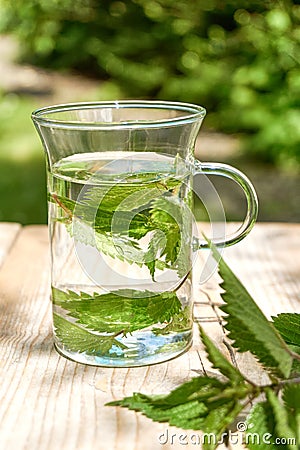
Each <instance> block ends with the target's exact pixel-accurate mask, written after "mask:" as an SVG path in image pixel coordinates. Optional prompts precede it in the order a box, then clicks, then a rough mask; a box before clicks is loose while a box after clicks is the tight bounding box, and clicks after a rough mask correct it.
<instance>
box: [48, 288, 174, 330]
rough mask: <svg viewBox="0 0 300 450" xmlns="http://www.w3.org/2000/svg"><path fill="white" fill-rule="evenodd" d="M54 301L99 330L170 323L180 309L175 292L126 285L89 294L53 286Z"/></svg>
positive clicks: (79, 322)
mask: <svg viewBox="0 0 300 450" xmlns="http://www.w3.org/2000/svg"><path fill="white" fill-rule="evenodd" d="M52 298H53V303H54V305H57V306H60V307H61V308H63V309H64V310H65V311H66V313H67V315H68V316H70V317H73V318H75V319H76V323H78V324H82V325H84V326H85V327H87V328H88V329H89V330H94V331H97V332H99V333H114V334H115V333H123V334H126V333H131V332H133V331H136V330H140V329H143V328H147V327H149V326H151V325H156V324H157V323H164V322H165V323H166V324H167V323H168V322H169V321H171V320H172V317H173V316H174V315H175V314H178V313H180V312H181V310H182V308H181V303H180V301H179V299H178V297H177V295H176V293H175V292H165V293H162V294H156V295H153V293H151V292H150V291H136V290H133V289H123V290H119V291H115V292H109V293H107V294H93V295H89V294H87V293H84V292H80V293H79V294H77V293H75V292H73V291H67V292H65V291H61V290H60V289H57V288H53V289H52Z"/></svg>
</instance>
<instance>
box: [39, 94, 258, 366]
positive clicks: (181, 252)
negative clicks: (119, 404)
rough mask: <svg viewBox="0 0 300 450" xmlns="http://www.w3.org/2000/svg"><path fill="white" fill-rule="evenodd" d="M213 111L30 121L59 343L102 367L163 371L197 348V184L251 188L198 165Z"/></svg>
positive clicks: (140, 111) (133, 104) (230, 173)
mask: <svg viewBox="0 0 300 450" xmlns="http://www.w3.org/2000/svg"><path fill="white" fill-rule="evenodd" d="M204 116H205V110H204V108H202V107H201V106H197V105H192V104H186V103H176V102H159V101H115V102H97V103H78V104H67V105H58V106H52V107H46V108H42V109H39V110H37V111H35V112H34V113H33V114H32V119H33V122H34V125H35V127H36V129H37V131H38V133H39V136H40V138H41V141H42V143H43V146H44V149H45V153H46V163H47V173H48V177H47V180H48V204H49V231H50V242H51V255H52V262H51V280H52V281H51V283H52V303H53V332H54V343H55V347H56V349H57V350H58V352H59V353H60V354H62V355H63V356H65V357H67V358H70V359H71V360H74V361H77V362H81V363H85V364H91V365H96V366H111V367H130V366H141V365H146V364H154V363H159V362H162V361H165V360H168V359H171V358H174V357H176V356H178V355H180V354H181V353H183V352H184V351H186V350H187V349H188V348H189V347H190V346H191V343H192V327H193V314H192V309H193V300H192V265H193V255H195V250H196V249H200V248H205V247H207V244H206V243H203V240H201V241H200V239H198V238H197V236H195V235H194V230H195V226H194V225H195V219H194V215H193V176H194V175H195V174H199V173H200V174H216V175H222V176H225V177H228V178H230V179H232V180H234V181H236V182H237V183H238V184H239V185H240V186H241V188H242V189H243V190H244V192H245V196H246V200H247V214H246V217H245V219H244V222H243V225H242V226H241V227H240V228H239V229H238V230H237V231H236V232H235V233H234V234H233V235H231V236H229V237H228V238H227V239H225V240H223V241H218V242H217V244H218V245H223V246H227V245H231V244H234V243H236V242H238V241H239V240H241V239H242V238H243V237H245V236H246V234H247V233H248V232H249V231H250V230H251V228H252V226H253V224H254V222H255V220H256V216H257V198H256V194H255V191H254V188H253V186H252V185H251V183H250V182H249V180H248V179H247V177H246V176H245V175H244V174H242V173H241V172H240V171H238V170H237V169H235V168H233V167H231V166H228V165H225V164H221V163H206V162H205V163H203V162H199V161H196V160H195V159H194V145H195V140H196V137H197V135H198V131H199V128H200V125H201V123H202V120H203V118H204Z"/></svg>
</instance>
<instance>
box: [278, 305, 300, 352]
mask: <svg viewBox="0 0 300 450" xmlns="http://www.w3.org/2000/svg"><path fill="white" fill-rule="evenodd" d="M272 319H273V323H274V326H275V328H276V329H277V330H278V331H279V333H280V334H281V336H282V337H283V339H284V340H285V342H286V343H288V344H291V345H295V346H298V347H300V314H297V313H282V314H278V316H276V317H272Z"/></svg>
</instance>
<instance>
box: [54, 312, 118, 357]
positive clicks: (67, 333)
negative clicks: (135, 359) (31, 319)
mask: <svg viewBox="0 0 300 450" xmlns="http://www.w3.org/2000/svg"><path fill="white" fill-rule="evenodd" d="M53 325H54V329H55V334H56V336H57V337H58V338H59V339H60V340H61V341H62V343H63V345H64V346H65V347H66V348H67V349H68V350H70V351H74V352H79V353H83V352H84V353H87V354H88V355H105V354H107V353H108V352H109V351H110V350H111V349H112V347H113V346H115V347H116V348H119V349H124V348H126V346H125V345H124V344H122V343H121V342H119V341H118V340H117V339H115V336H114V335H112V336H99V335H96V334H93V333H90V332H89V331H88V330H86V329H85V328H82V327H80V326H78V325H77V324H75V323H71V322H69V321H68V320H67V319H65V318H64V317H62V316H60V315H59V314H56V313H54V314H53Z"/></svg>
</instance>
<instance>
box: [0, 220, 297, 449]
mask: <svg viewBox="0 0 300 450" xmlns="http://www.w3.org/2000/svg"><path fill="white" fill-rule="evenodd" d="M224 257H225V260H226V261H227V263H228V264H229V265H230V266H231V268H232V269H233V270H234V271H235V273H236V274H237V275H238V276H239V277H240V279H241V280H242V281H243V283H244V284H245V285H246V287H247V288H248V290H249V291H250V293H251V294H252V295H253V296H254V298H255V299H256V301H257V302H258V303H259V306H260V307H261V308H262V310H263V311H264V313H265V314H266V315H267V316H268V317H270V316H271V315H276V314H277V313H279V312H284V311H285V312H300V224H277V223H273V224H261V223H260V224H257V225H256V226H255V228H254V230H253V231H252V232H251V233H250V235H249V236H248V237H247V238H246V239H245V240H244V241H243V242H241V243H239V244H237V245H236V246H234V247H231V248H228V249H226V250H225V252H224ZM202 259H203V257H202ZM202 259H201V257H200V258H199V260H198V262H197V264H196V266H195V278H194V279H195V281H196V280H197V276H198V279H199V273H200V271H201V260H202ZM0 264H1V267H0V374H1V384H0V449H1V450H7V449H12V450H25V449H26V450H27V449H28V450H29V449H30V450H60V449H62V450H71V449H72V450H73V449H74V450H75V449H76V450H81V449H83V450H85V449H86V450H94V449H95V450H98V449H99V450H101V449H105V450H106V449H108V450H111V449H114V450H127V449H128V450H156V449H164V450H166V449H172V450H173V449H182V448H188V449H190V448H193V449H194V448H195V445H192V444H191V443H190V441H188V442H189V444H188V445H183V444H182V443H180V441H179V435H180V434H181V430H178V429H176V428H172V427H168V426H167V425H166V424H157V423H153V422H151V421H150V420H148V419H147V418H145V417H144V416H142V415H141V414H136V413H134V412H132V411H128V410H125V409H121V408H113V407H105V406H104V404H105V403H106V402H108V401H111V400H113V399H117V398H121V397H123V396H125V395H131V394H132V392H134V391H140V392H144V393H148V394H151V393H154V392H155V393H158V392H161V393H165V392H168V391H169V390H170V389H172V388H174V387H175V386H177V385H178V384H180V383H181V382H183V381H184V380H187V379H189V378H190V377H192V376H194V375H195V373H194V372H193V371H194V370H201V369H202V367H203V366H202V365H204V367H205V366H206V365H207V361H206V358H205V355H204V352H203V349H202V347H201V343H200V342H199V339H198V337H197V334H196V337H195V343H194V345H193V347H192V349H191V350H190V351H189V352H187V353H185V354H184V355H182V356H181V357H179V358H177V359H175V360H173V361H170V362H166V363H163V364H158V365H155V366H149V367H141V368H134V369H108V368H95V367H90V366H84V365H80V364H76V363H73V362H71V361H68V360H66V359H64V358H63V357H61V356H59V355H58V354H57V353H56V351H55V350H54V348H53V345H52V336H51V310H50V300H49V287H50V279H49V247H48V236H47V229H46V227H45V226H27V227H21V226H20V225H19V224H8V223H2V224H0ZM217 281H218V278H217V276H216V275H214V276H213V277H212V278H211V279H210V280H209V281H207V282H206V283H204V284H202V285H197V283H195V300H196V305H195V316H196V317H197V318H199V320H200V321H201V322H202V324H203V326H204V328H206V331H207V332H208V333H209V335H210V336H211V337H212V338H213V339H214V341H215V342H216V343H217V344H218V345H219V346H220V348H222V349H223V351H224V353H226V352H227V348H226V347H225V346H224V344H223V337H224V336H223V332H222V328H221V326H220V324H219V322H218V320H219V312H218V308H217V306H216V305H217V304H218V303H219V302H220V298H219V288H218V285H217ZM237 363H238V365H239V366H240V368H241V370H242V371H244V372H247V370H248V372H249V360H248V356H247V355H242V356H239V357H238V359H237ZM209 370H210V369H209ZM248 375H249V376H250V375H251V376H254V377H260V376H261V374H260V372H259V369H257V371H253V366H252V365H251V373H250V374H249V373H248ZM167 429H168V432H169V434H171V433H173V434H175V437H174V439H173V443H171V442H170V440H169V442H168V443H167V444H165V445H162V444H161V443H160V441H159V437H160V436H161V435H162V434H163V433H165V432H166V430H167ZM183 433H185V432H183ZM188 433H190V432H188ZM161 442H163V438H162V437H161ZM182 442H184V441H182ZM197 448H199V447H197ZM235 448H237V447H235Z"/></svg>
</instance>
